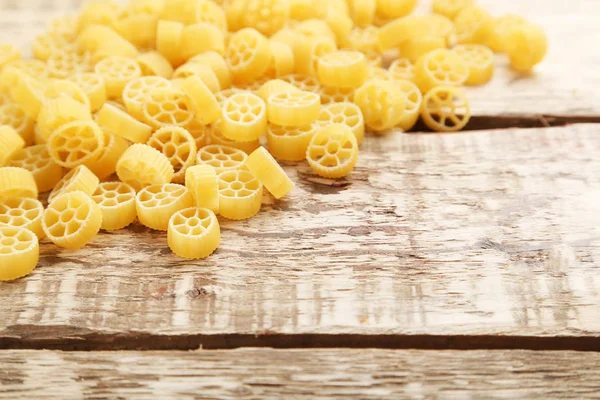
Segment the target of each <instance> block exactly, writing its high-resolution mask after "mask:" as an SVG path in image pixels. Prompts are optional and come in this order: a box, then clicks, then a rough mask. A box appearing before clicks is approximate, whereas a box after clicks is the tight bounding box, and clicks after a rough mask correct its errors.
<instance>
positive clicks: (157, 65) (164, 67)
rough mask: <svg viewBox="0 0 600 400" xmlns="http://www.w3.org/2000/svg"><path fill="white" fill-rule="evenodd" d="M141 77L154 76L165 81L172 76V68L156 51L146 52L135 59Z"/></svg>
mask: <svg viewBox="0 0 600 400" xmlns="http://www.w3.org/2000/svg"><path fill="white" fill-rule="evenodd" d="M137 62H138V64H139V66H140V70H141V71H142V75H143V76H156V77H161V78H165V79H171V77H172V76H173V66H172V65H171V63H170V62H169V60H167V59H166V58H165V57H164V56H163V55H162V54H160V53H159V52H158V51H148V52H145V53H142V54H140V55H139V56H138V57H137Z"/></svg>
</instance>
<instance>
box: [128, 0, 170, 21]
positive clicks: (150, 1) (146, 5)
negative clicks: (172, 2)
mask: <svg viewBox="0 0 600 400" xmlns="http://www.w3.org/2000/svg"><path fill="white" fill-rule="evenodd" d="M165 6H166V4H165V0H129V3H128V4H127V11H128V12H129V13H130V14H147V15H156V16H157V17H160V16H161V15H162V12H163V10H164V8H165Z"/></svg>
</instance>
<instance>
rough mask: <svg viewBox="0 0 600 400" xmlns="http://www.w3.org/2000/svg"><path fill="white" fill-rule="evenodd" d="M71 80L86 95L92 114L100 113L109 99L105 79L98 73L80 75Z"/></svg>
mask: <svg viewBox="0 0 600 400" xmlns="http://www.w3.org/2000/svg"><path fill="white" fill-rule="evenodd" d="M69 79H70V80H71V81H72V82H74V83H75V84H76V85H77V86H79V88H80V89H81V90H82V91H83V92H84V93H85V95H86V96H87V98H88V99H89V102H90V108H91V110H92V112H95V111H98V110H99V109H100V108H101V107H102V106H103V105H104V103H105V102H106V100H107V99H108V97H107V94H106V84H105V83H104V78H102V76H100V75H99V74H96V73H92V72H89V73H85V72H84V73H78V74H75V75H73V76H71V77H69Z"/></svg>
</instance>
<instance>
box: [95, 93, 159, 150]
mask: <svg viewBox="0 0 600 400" xmlns="http://www.w3.org/2000/svg"><path fill="white" fill-rule="evenodd" d="M96 121H97V122H98V125H100V126H101V127H102V128H104V129H107V130H108V131H109V132H113V133H114V134H115V135H117V136H120V137H122V138H123V139H127V140H129V141H130V142H133V143H146V142H147V141H148V139H149V138H150V135H152V128H151V127H150V126H148V125H146V124H144V123H142V122H139V121H138V120H136V119H135V118H133V117H132V116H131V115H129V114H127V113H126V112H125V111H122V110H120V109H119V108H117V107H115V106H113V105H111V104H108V103H105V104H104V105H103V106H102V108H101V109H100V111H98V113H97V114H96Z"/></svg>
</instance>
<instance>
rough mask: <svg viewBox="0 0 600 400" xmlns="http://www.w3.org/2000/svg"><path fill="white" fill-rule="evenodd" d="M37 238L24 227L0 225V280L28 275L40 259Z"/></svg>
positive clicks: (10, 279) (11, 279)
mask: <svg viewBox="0 0 600 400" xmlns="http://www.w3.org/2000/svg"><path fill="white" fill-rule="evenodd" d="M39 246H40V245H39V242H38V238H37V237H36V236H35V234H33V232H31V231H29V230H27V229H25V228H17V227H12V226H0V281H13V280H15V279H19V278H22V277H24V276H27V275H29V274H30V273H31V272H32V271H33V270H34V269H35V267H36V266H37V264H38V261H39V259H40V247H39Z"/></svg>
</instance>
